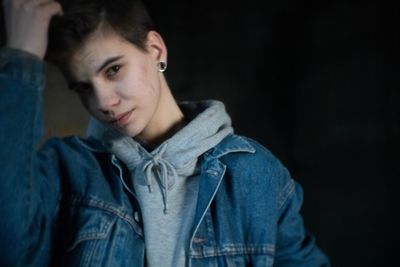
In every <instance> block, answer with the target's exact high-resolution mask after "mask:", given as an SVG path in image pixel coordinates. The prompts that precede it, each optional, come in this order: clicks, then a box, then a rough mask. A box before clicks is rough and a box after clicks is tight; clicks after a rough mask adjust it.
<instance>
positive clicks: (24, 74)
mask: <svg viewBox="0 0 400 267" xmlns="http://www.w3.org/2000/svg"><path fill="white" fill-rule="evenodd" d="M45 73H46V64H45V62H44V61H43V60H41V59H40V58H39V57H37V56H35V55H33V54H31V53H28V52H25V51H22V50H19V49H15V48H10V47H0V75H2V74H3V75H4V74H5V75H7V76H9V78H10V79H12V80H16V81H19V82H21V83H28V84H31V85H35V86H34V87H35V88H38V89H39V90H43V88H44V86H45V82H46V75H45Z"/></svg>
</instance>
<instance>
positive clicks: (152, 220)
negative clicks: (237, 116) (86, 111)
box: [88, 100, 233, 267]
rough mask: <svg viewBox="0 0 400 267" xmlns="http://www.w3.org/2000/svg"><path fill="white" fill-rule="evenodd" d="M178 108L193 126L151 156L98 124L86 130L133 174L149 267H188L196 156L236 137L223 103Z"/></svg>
mask: <svg viewBox="0 0 400 267" xmlns="http://www.w3.org/2000/svg"><path fill="white" fill-rule="evenodd" d="M180 108H181V110H182V112H183V113H184V114H185V117H186V119H187V120H188V121H189V120H190V122H189V123H188V124H187V125H186V126H185V127H184V128H182V129H181V130H180V131H178V132H177V133H175V135H173V136H172V137H171V138H169V139H167V140H165V141H164V142H163V143H162V144H161V145H159V146H158V147H157V148H156V149H154V150H153V151H151V152H148V151H147V150H146V149H145V148H144V147H143V146H142V145H141V144H140V143H139V142H137V141H135V140H134V139H133V138H131V137H128V136H123V135H122V134H120V133H119V132H118V131H116V130H115V129H113V128H111V127H110V126H107V125H105V124H102V123H100V122H98V121H96V120H95V119H92V120H91V122H90V124H89V128H88V136H91V137H95V138H97V139H99V140H101V141H102V142H103V143H104V144H105V146H106V147H107V149H108V150H109V152H110V153H112V154H115V155H116V156H117V157H118V158H119V159H120V160H122V161H123V162H124V163H125V164H126V166H127V167H128V169H129V170H130V172H131V179H132V180H133V185H134V190H135V193H136V197H137V199H138V201H139V205H140V207H141V211H142V219H143V225H144V238H145V248H146V257H147V265H148V266H150V267H159V266H174V267H175V266H185V265H186V263H187V253H188V251H187V250H188V248H189V241H190V240H189V239H190V234H191V231H192V224H193V219H194V213H195V208H196V202H197V193H198V185H199V171H198V157H199V156H200V155H202V154H203V153H204V152H206V151H207V150H209V149H211V148H212V147H214V146H215V145H217V144H218V143H219V142H220V141H221V140H222V139H223V138H224V137H226V136H227V135H229V134H231V133H233V129H232V127H231V120H230V117H229V115H228V114H227V113H226V111H225V106H224V104H223V103H221V102H219V101H216V100H208V101H200V102H182V103H180Z"/></svg>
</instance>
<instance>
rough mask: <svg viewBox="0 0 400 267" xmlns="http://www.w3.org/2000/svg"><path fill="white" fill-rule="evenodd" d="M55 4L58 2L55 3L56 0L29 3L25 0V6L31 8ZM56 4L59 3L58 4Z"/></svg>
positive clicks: (38, 0)
mask: <svg viewBox="0 0 400 267" xmlns="http://www.w3.org/2000/svg"><path fill="white" fill-rule="evenodd" d="M53 2H56V1H54V0H28V1H26V0H25V5H27V6H31V7H40V6H42V5H45V4H50V3H53ZM56 3H58V2H56Z"/></svg>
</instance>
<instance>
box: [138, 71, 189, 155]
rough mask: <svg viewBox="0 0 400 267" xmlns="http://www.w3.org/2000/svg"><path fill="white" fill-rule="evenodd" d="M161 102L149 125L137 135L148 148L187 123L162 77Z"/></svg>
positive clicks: (158, 143)
mask: <svg viewBox="0 0 400 267" xmlns="http://www.w3.org/2000/svg"><path fill="white" fill-rule="evenodd" d="M161 82H162V85H161V92H160V94H161V95H160V100H159V101H160V102H159V105H158V108H157V110H156V112H155V114H154V116H153V118H152V120H151V121H150V123H149V125H148V127H147V128H146V129H145V130H144V131H143V132H142V133H140V134H139V135H137V136H136V137H135V139H138V141H139V142H141V143H142V144H143V145H144V146H145V147H146V148H147V149H153V148H156V147H157V146H158V145H160V144H161V143H162V142H164V141H165V140H167V139H168V138H170V137H171V136H173V135H174V134H175V133H176V132H178V131H179V130H180V129H182V128H183V127H184V126H185V125H186V122H185V117H184V115H183V113H182V111H181V110H180V108H179V106H178V104H177V103H176V101H175V99H174V97H173V96H172V94H171V90H170V89H169V87H168V85H167V83H166V81H165V79H164V78H162V81H161Z"/></svg>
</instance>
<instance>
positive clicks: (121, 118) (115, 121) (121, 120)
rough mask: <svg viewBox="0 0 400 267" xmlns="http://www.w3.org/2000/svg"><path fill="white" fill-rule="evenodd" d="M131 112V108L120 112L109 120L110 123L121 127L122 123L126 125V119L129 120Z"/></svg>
mask: <svg viewBox="0 0 400 267" xmlns="http://www.w3.org/2000/svg"><path fill="white" fill-rule="evenodd" d="M132 112H133V109H132V110H130V111H128V112H125V113H122V114H120V115H118V116H116V117H115V118H113V119H112V120H111V121H110V123H111V124H113V125H115V126H117V127H123V126H124V125H126V124H127V123H128V120H129V118H130V116H131V114H132Z"/></svg>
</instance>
